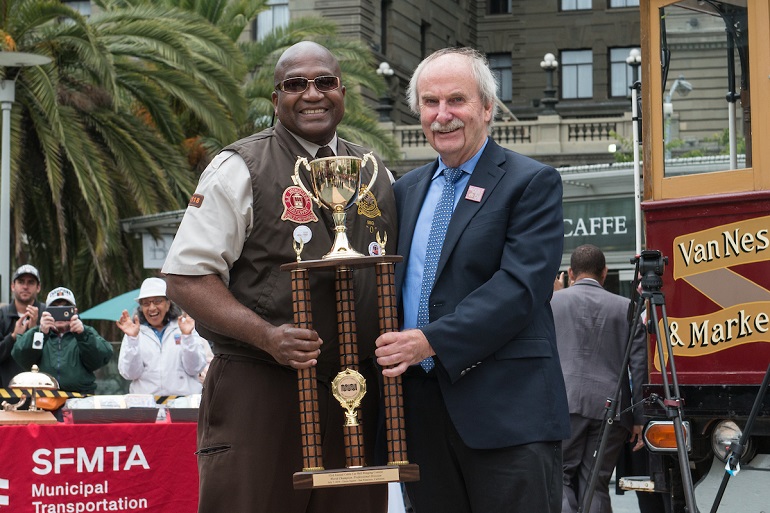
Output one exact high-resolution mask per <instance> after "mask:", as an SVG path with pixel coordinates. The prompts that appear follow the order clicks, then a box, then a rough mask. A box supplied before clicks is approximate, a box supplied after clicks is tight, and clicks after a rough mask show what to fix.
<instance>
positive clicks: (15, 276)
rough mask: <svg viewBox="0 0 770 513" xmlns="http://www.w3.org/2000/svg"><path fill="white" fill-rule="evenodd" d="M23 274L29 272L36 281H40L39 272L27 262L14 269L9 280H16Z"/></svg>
mask: <svg viewBox="0 0 770 513" xmlns="http://www.w3.org/2000/svg"><path fill="white" fill-rule="evenodd" d="M25 274H31V275H32V276H34V277H35V279H36V280H37V282H38V283H40V273H39V272H38V271H37V269H36V268H35V267H34V266H32V265H29V264H24V265H22V266H21V267H19V268H18V269H16V272H15V273H13V280H11V281H16V280H18V279H19V277H21V276H22V275H25Z"/></svg>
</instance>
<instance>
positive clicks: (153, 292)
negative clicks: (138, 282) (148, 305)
mask: <svg viewBox="0 0 770 513" xmlns="http://www.w3.org/2000/svg"><path fill="white" fill-rule="evenodd" d="M146 297H166V282H165V280H162V279H160V278H147V279H146V280H144V281H143V282H142V288H141V289H139V297H137V298H136V299H135V300H136V302H137V303H138V302H139V300H140V299H144V298H146Z"/></svg>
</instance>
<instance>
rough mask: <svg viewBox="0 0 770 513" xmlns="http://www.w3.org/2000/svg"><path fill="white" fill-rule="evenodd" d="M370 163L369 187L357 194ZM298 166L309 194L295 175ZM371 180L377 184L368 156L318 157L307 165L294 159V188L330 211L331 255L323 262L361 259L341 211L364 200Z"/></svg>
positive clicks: (297, 175) (303, 158)
mask: <svg viewBox="0 0 770 513" xmlns="http://www.w3.org/2000/svg"><path fill="white" fill-rule="evenodd" d="M370 161H371V163H372V166H373V168H374V171H373V172H372V179H371V180H370V181H369V185H367V186H366V188H365V189H364V190H361V169H362V168H363V167H364V166H365V165H366V163H367V162H370ZM301 165H304V167H305V169H307V170H308V171H309V172H310V178H311V182H312V184H311V185H312V189H313V192H312V193H311V192H310V191H309V190H308V189H307V188H306V187H305V184H304V183H303V182H302V178H301V177H300V175H299V167H300V166H301ZM375 180H377V161H376V160H375V158H374V156H373V155H372V154H371V153H367V154H366V155H364V158H363V159H360V158H358V157H353V156H337V157H322V158H318V159H315V160H312V161H310V163H308V161H307V159H306V158H305V157H298V158H297V162H296V163H295V164H294V176H293V177H292V181H293V182H294V185H296V186H298V187H299V188H300V189H302V190H303V191H305V193H306V194H307V195H308V196H309V197H310V198H311V199H312V200H313V201H315V202H316V204H317V205H318V206H319V207H322V208H328V209H329V210H331V211H332V217H333V218H334V232H335V235H334V244H332V249H331V251H329V252H328V253H327V254H325V255H324V256H323V257H322V258H323V259H324V260H328V259H333V258H334V259H337V258H359V257H363V256H364V255H363V254H361V253H359V252H358V251H356V250H354V249H353V248H352V247H351V246H350V243H349V242H348V236H347V234H346V231H347V230H346V228H345V219H346V217H347V214H346V213H345V211H346V210H347V209H349V208H350V207H352V206H353V205H356V204H358V202H359V201H360V199H361V198H363V197H364V196H366V194H367V193H368V192H369V191H370V190H371V188H372V186H373V185H374V182H375Z"/></svg>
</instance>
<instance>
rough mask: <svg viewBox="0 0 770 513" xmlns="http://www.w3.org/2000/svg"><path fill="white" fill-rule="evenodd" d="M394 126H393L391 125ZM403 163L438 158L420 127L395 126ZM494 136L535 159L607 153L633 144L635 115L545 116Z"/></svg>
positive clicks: (499, 125) (498, 125)
mask: <svg viewBox="0 0 770 513" xmlns="http://www.w3.org/2000/svg"><path fill="white" fill-rule="evenodd" d="M391 126H393V125H391ZM393 135H394V137H395V139H396V141H398V142H399V144H400V145H401V151H402V155H403V160H407V161H420V160H425V161H427V160H431V159H433V158H435V156H436V152H435V151H434V150H433V148H431V147H430V144H428V140H427V139H426V138H425V135H424V134H423V131H422V128H421V127H420V126H419V125H399V126H393ZM492 137H493V138H494V139H495V141H497V143H498V144H500V145H501V146H505V147H507V148H510V149H512V150H514V151H517V152H519V153H523V154H525V155H529V156H532V157H537V156H549V155H561V156H564V155H576V156H579V155H587V154H604V153H607V152H608V147H609V145H610V144H612V143H615V144H621V143H622V142H624V141H631V137H632V136H631V113H630V112H629V113H626V114H624V115H622V116H615V117H597V118H579V119H578V118H561V117H559V116H558V115H557V116H542V117H540V118H538V119H536V120H532V121H498V122H495V124H494V126H493V127H492Z"/></svg>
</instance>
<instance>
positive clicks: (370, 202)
mask: <svg viewBox="0 0 770 513" xmlns="http://www.w3.org/2000/svg"><path fill="white" fill-rule="evenodd" d="M363 190H364V188H363V187H362V188H361V191H363ZM358 215H365V216H366V217H368V218H369V219H374V218H375V217H380V216H382V212H380V207H379V206H377V198H375V197H374V194H372V192H371V191H367V193H366V194H364V195H363V196H362V197H361V200H360V201H359V203H358Z"/></svg>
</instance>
